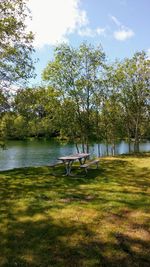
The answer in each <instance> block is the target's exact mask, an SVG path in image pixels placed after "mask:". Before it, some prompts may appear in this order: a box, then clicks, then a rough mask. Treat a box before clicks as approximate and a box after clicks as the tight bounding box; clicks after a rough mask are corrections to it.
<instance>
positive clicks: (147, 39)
mask: <svg viewBox="0 0 150 267" xmlns="http://www.w3.org/2000/svg"><path fill="white" fill-rule="evenodd" d="M28 5H29V8H30V10H31V15H32V21H27V24H28V28H29V29H30V30H32V31H33V32H34V33H35V42H34V45H35V49H36V53H35V57H38V58H39V60H38V62H37V64H36V74H37V77H36V79H34V80H31V81H30V84H32V85H33V84H39V83H40V82H41V73H42V71H43V69H44V68H45V67H46V65H47V63H48V61H49V60H51V59H53V49H54V47H55V46H56V45H57V44H58V43H61V42H67V43H68V44H70V45H71V46H75V47H77V46H79V45H80V43H81V42H83V41H87V42H88V43H91V44H94V45H98V44H101V45H102V47H103V50H104V51H105V53H106V56H107V58H108V61H113V60H115V59H116V58H119V59H122V58H125V57H131V56H132V55H133V54H134V53H135V52H136V51H141V50H145V51H146V52H147V53H148V55H149V57H150V0H29V3H28Z"/></svg>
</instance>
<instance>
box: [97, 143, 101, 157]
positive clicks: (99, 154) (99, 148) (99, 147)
mask: <svg viewBox="0 0 150 267" xmlns="http://www.w3.org/2000/svg"><path fill="white" fill-rule="evenodd" d="M100 156H101V145H100V144H98V157H100Z"/></svg>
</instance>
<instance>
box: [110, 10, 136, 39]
mask: <svg viewBox="0 0 150 267" xmlns="http://www.w3.org/2000/svg"><path fill="white" fill-rule="evenodd" d="M109 17H110V18H111V20H112V21H113V22H114V23H115V25H116V26H117V27H118V30H117V31H114V34H113V36H114V38H115V39H116V40H118V41H125V40H127V39H129V38H131V37H133V36H134V34H135V33H134V31H133V30H132V29H130V28H128V27H126V26H125V25H123V24H122V23H121V22H120V21H119V20H118V19H117V18H116V17H115V16H112V15H109Z"/></svg>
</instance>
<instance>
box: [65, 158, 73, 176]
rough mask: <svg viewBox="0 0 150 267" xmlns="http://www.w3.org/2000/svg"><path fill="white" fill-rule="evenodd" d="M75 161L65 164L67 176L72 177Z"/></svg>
mask: <svg viewBox="0 0 150 267" xmlns="http://www.w3.org/2000/svg"><path fill="white" fill-rule="evenodd" d="M72 163H73V161H70V160H69V161H66V162H65V168H66V174H65V175H67V176H69V175H71V168H72Z"/></svg>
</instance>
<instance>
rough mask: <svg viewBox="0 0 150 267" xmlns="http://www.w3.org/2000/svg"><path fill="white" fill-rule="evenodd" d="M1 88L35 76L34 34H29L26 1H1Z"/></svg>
mask: <svg viewBox="0 0 150 267" xmlns="http://www.w3.org/2000/svg"><path fill="white" fill-rule="evenodd" d="M0 10H1V17H0V40H1V42H0V51H1V53H0V87H7V86H8V85H9V83H16V82H18V81H21V80H26V79H27V78H31V77H32V76H33V69H34V67H33V61H32V59H31V55H32V52H33V51H34V49H33V46H32V41H33V34H32V33H31V32H27V30H26V25H25V19H26V17H27V16H28V10H27V7H26V1H25V0H1V1H0Z"/></svg>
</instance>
